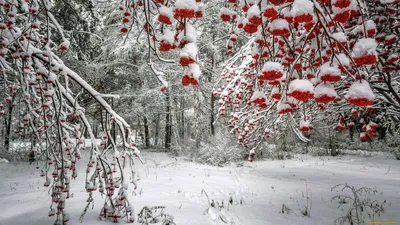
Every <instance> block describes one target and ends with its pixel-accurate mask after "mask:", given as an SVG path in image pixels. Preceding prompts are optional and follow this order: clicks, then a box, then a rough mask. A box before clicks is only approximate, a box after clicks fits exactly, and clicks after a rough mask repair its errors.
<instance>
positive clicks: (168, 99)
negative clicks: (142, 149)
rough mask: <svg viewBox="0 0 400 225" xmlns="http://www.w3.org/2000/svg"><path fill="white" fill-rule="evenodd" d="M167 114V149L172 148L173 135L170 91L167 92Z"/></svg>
mask: <svg viewBox="0 0 400 225" xmlns="http://www.w3.org/2000/svg"><path fill="white" fill-rule="evenodd" d="M166 103H167V107H166V114H165V145H164V147H165V149H166V150H169V149H170V148H171V135H172V126H171V102H170V96H169V92H166Z"/></svg>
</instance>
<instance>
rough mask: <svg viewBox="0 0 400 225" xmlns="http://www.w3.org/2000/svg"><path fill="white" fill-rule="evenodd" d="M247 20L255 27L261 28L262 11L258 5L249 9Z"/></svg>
mask: <svg viewBox="0 0 400 225" xmlns="http://www.w3.org/2000/svg"><path fill="white" fill-rule="evenodd" d="M247 19H248V20H249V22H250V23H252V24H254V25H255V26H259V25H260V24H261V23H262V20H261V11H260V9H259V7H258V5H253V6H251V7H250V8H249V10H248V11H247Z"/></svg>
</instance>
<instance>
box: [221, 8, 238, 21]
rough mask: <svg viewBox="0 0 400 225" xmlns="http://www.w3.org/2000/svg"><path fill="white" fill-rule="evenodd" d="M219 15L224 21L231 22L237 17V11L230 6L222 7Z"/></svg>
mask: <svg viewBox="0 0 400 225" xmlns="http://www.w3.org/2000/svg"><path fill="white" fill-rule="evenodd" d="M219 17H220V18H221V19H222V21H224V22H229V21H231V20H234V19H236V12H235V11H232V10H230V9H228V8H225V7H222V8H221V10H220V13H219Z"/></svg>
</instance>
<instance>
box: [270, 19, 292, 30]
mask: <svg viewBox="0 0 400 225" xmlns="http://www.w3.org/2000/svg"><path fill="white" fill-rule="evenodd" d="M268 27H269V28H270V29H271V30H283V29H285V28H286V29H289V23H288V22H287V21H286V20H285V19H275V20H274V21H272V22H271V23H270V24H269V25H268Z"/></svg>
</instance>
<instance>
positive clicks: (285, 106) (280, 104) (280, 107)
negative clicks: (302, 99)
mask: <svg viewBox="0 0 400 225" xmlns="http://www.w3.org/2000/svg"><path fill="white" fill-rule="evenodd" d="M276 108H277V110H278V112H279V111H282V110H285V109H292V107H291V106H290V105H289V104H287V103H285V102H282V101H279V102H278V105H277V106H276Z"/></svg>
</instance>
